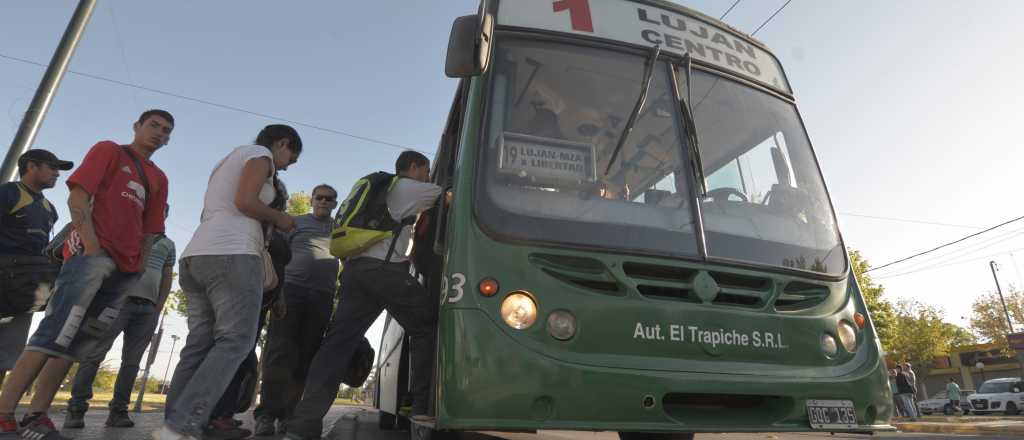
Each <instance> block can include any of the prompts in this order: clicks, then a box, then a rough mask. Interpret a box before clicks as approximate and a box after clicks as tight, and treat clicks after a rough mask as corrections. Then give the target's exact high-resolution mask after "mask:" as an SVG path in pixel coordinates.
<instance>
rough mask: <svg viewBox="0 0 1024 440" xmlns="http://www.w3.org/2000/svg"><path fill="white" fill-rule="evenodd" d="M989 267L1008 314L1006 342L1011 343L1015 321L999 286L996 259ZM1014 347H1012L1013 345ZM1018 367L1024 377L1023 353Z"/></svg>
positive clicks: (1019, 355)
mask: <svg viewBox="0 0 1024 440" xmlns="http://www.w3.org/2000/svg"><path fill="white" fill-rule="evenodd" d="M988 267H989V268H991V269H992V279H994V280H995V281H996V292H997V293H999V302H1001V303H1003V313H1004V314H1005V315H1006V328H1007V330H1008V332H1007V333H1006V342H1007V344H1009V343H1010V333H1013V321H1011V320H1010V309H1008V308H1006V299H1005V298H1003V288H1002V287H1000V286H999V276H997V275H996V271H997V270H998V269H997V265H996V262H995V261H989V262H988ZM1011 348H1012V347H1011ZM1017 367H1018V368H1020V372H1021V377H1024V361H1022V360H1021V353H1020V352H1018V353H1017Z"/></svg>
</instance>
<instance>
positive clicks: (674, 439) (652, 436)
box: [619, 432, 695, 440]
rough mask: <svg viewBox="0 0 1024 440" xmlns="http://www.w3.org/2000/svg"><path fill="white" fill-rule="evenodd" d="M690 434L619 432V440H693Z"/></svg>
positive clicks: (692, 435)
mask: <svg viewBox="0 0 1024 440" xmlns="http://www.w3.org/2000/svg"><path fill="white" fill-rule="evenodd" d="M694 435H695V434H694V433H692V432H672V433H666V432H619V440H693V439H694Z"/></svg>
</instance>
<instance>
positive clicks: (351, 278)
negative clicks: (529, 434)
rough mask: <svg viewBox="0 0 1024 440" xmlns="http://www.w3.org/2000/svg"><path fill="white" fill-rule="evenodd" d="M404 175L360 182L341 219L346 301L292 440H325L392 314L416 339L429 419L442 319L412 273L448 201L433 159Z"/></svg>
mask: <svg viewBox="0 0 1024 440" xmlns="http://www.w3.org/2000/svg"><path fill="white" fill-rule="evenodd" d="M395 171H396V175H390V174H388V173H374V174H371V175H369V176H367V177H365V178H363V179H360V180H359V182H357V183H356V185H355V187H353V189H352V191H351V193H350V194H349V197H348V199H346V200H345V202H344V203H342V205H341V207H340V208H339V209H338V214H337V216H336V218H335V225H334V231H333V232H332V234H331V236H332V240H331V253H332V254H333V255H335V256H338V257H343V258H346V260H345V262H344V263H345V269H344V270H343V271H342V272H341V284H340V287H339V289H340V290H339V291H340V296H341V300H340V301H339V303H338V309H337V311H336V312H335V314H334V317H333V318H332V320H331V324H330V327H329V329H328V331H327V334H326V335H324V339H323V342H322V344H321V345H320V348H319V350H318V351H317V353H316V355H315V356H314V358H313V362H312V364H311V365H310V367H309V373H308V376H307V379H306V386H305V390H304V392H303V395H302V400H301V401H300V402H299V404H298V405H297V406H296V408H295V412H294V414H293V415H292V417H291V418H289V420H288V421H287V426H288V437H287V438H290V439H298V440H302V439H319V438H320V433H321V431H322V428H323V418H324V415H326V414H327V411H328V410H329V409H330V407H331V404H332V403H333V402H334V398H335V396H336V395H337V392H338V386H339V385H340V384H341V382H342V380H343V379H345V377H344V376H345V374H346V372H347V370H346V369H344V368H338V366H339V365H349V364H350V363H351V360H352V358H353V355H354V353H356V351H357V350H358V349H359V347H360V345H361V344H362V343H363V341H364V338H363V334H364V333H366V330H367V329H369V328H370V325H371V324H373V321H374V320H376V319H377V316H378V315H380V312H381V311H383V310H385V309H386V310H387V311H388V313H389V314H391V315H392V316H393V317H394V318H395V319H396V320H398V322H399V324H401V325H402V327H403V328H404V329H405V331H406V332H407V334H408V335H409V336H410V337H411V339H412V346H411V351H410V353H411V356H412V386H411V389H412V395H413V399H414V400H413V407H412V416H413V418H417V419H422V418H428V417H429V416H428V415H427V411H428V409H429V407H428V399H429V387H430V378H431V375H432V366H431V363H432V361H433V353H434V336H433V334H434V333H433V329H434V326H435V325H436V318H437V317H436V316H434V315H432V313H431V310H432V308H431V304H430V299H429V296H428V295H427V292H426V290H425V289H424V287H423V286H422V285H420V283H419V282H418V281H417V280H416V279H414V278H413V277H412V276H411V275H410V274H409V259H408V256H406V250H407V249H408V248H409V244H410V241H411V237H412V234H413V231H412V226H411V225H412V224H413V222H414V221H415V219H416V217H417V216H418V215H419V214H420V213H422V212H423V211H426V210H427V209H429V208H430V207H431V206H433V205H434V203H435V202H436V201H437V199H438V197H439V196H440V195H441V192H442V189H441V187H439V186H437V185H434V184H432V183H429V180H430V160H428V159H427V158H426V156H424V155H422V154H420V153H417V152H415V151H406V152H403V153H402V154H401V155H399V156H398V160H397V161H396V162H395Z"/></svg>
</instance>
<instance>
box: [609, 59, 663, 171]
mask: <svg viewBox="0 0 1024 440" xmlns="http://www.w3.org/2000/svg"><path fill="white" fill-rule="evenodd" d="M659 54H661V46H660V45H657V44H656V45H654V47H652V48H651V56H650V57H648V58H647V64H646V67H645V68H644V79H643V81H642V83H643V87H644V88H643V89H642V90H640V97H639V98H638V99H637V100H636V105H635V106H633V113H630V114H629V119H627V120H626V125H625V126H624V127H623V128H622V134H621V135H620V136H619V143H618V144H616V145H615V150H614V151H612V158H611V159H609V160H608V167H607V168H605V169H604V175H605V176H607V175H608V172H609V171H611V169H612V165H614V164H615V159H616V158H618V157H619V151H620V150H622V146H623V145H625V144H626V139H628V138H629V133H630V132H632V131H633V125H635V124H636V119H637V118H638V117H639V116H640V112H641V111H642V110H643V109H644V103H645V102H647V92H648V91H649V90H651V80H652V79H653V78H654V66H655V64H656V63H657V62H658V55H659Z"/></svg>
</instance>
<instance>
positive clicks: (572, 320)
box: [548, 310, 576, 341]
mask: <svg viewBox="0 0 1024 440" xmlns="http://www.w3.org/2000/svg"><path fill="white" fill-rule="evenodd" d="M548 333H549V334H551V337H552V338H555V339H558V340H559V341H568V340H569V339H572V337H573V336H574V335H576V317H575V316H573V315H572V313H569V311H567V310H555V311H554V312H551V314H550V315H548Z"/></svg>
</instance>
